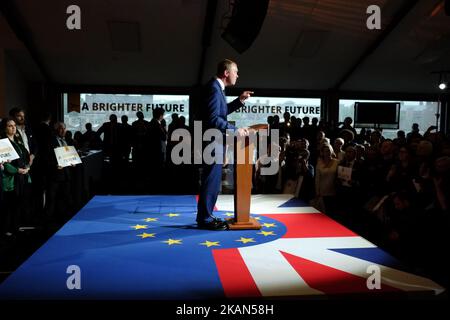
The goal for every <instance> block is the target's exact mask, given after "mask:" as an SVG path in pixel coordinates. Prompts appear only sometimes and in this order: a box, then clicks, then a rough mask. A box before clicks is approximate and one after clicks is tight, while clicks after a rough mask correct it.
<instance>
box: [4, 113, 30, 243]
mask: <svg viewBox="0 0 450 320" xmlns="http://www.w3.org/2000/svg"><path fill="white" fill-rule="evenodd" d="M0 128H1V130H0V135H1V137H2V138H8V139H9V141H10V143H11V145H12V146H13V147H14V150H15V151H16V152H17V154H18V155H19V158H18V159H15V160H12V161H11V162H6V163H4V164H3V174H2V191H3V198H4V203H3V205H2V206H3V207H4V208H5V210H4V212H5V213H4V215H3V216H2V221H1V225H2V226H3V230H1V231H2V233H3V234H5V235H6V236H8V237H11V236H13V235H14V234H15V233H16V232H17V231H18V229H19V222H20V220H19V219H20V216H21V215H23V213H24V212H25V209H26V205H27V203H28V202H29V201H27V199H26V198H27V195H26V192H25V190H26V189H27V187H29V184H31V178H30V175H29V170H30V162H29V159H30V158H29V153H28V151H27V149H26V148H25V146H24V145H23V142H22V140H21V139H19V138H18V137H17V128H16V122H15V120H14V119H13V118H6V119H4V120H3V121H2V124H1V126H0ZM2 211H3V210H2Z"/></svg>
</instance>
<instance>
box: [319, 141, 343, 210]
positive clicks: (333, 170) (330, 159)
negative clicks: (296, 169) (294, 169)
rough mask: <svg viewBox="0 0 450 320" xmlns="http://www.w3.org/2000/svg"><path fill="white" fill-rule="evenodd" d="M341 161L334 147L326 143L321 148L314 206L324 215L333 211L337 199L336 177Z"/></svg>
mask: <svg viewBox="0 0 450 320" xmlns="http://www.w3.org/2000/svg"><path fill="white" fill-rule="evenodd" d="M338 164H339V160H338V159H336V155H335V154H334V151H333V147H332V146H331V145H330V144H328V143H324V144H322V145H321V146H320V148H319V158H318V160H317V165H316V177H315V184H316V199H315V201H314V202H315V203H314V205H315V206H316V208H317V209H318V210H320V211H323V212H324V213H327V214H328V213H330V211H332V210H333V206H334V202H335V197H336V176H337V167H338Z"/></svg>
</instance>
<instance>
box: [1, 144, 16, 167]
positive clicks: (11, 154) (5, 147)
mask: <svg viewBox="0 0 450 320" xmlns="http://www.w3.org/2000/svg"><path fill="white" fill-rule="evenodd" d="M16 159H19V155H18V154H17V152H16V149H14V147H13V146H12V144H11V141H9V139H8V138H5V139H0V162H6V161H13V160H16Z"/></svg>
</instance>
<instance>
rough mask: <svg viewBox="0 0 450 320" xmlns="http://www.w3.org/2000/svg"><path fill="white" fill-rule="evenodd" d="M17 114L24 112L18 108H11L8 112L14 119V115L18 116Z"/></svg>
mask: <svg viewBox="0 0 450 320" xmlns="http://www.w3.org/2000/svg"><path fill="white" fill-rule="evenodd" d="M19 112H25V111H24V110H23V109H22V108H19V107H15V108H12V109H11V110H9V116H10V117H16V114H18V113H19Z"/></svg>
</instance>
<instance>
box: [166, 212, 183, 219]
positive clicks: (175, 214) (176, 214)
mask: <svg viewBox="0 0 450 320" xmlns="http://www.w3.org/2000/svg"><path fill="white" fill-rule="evenodd" d="M179 215H180V214H179V213H169V214H166V216H168V217H169V218H172V217H178V216H179Z"/></svg>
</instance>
